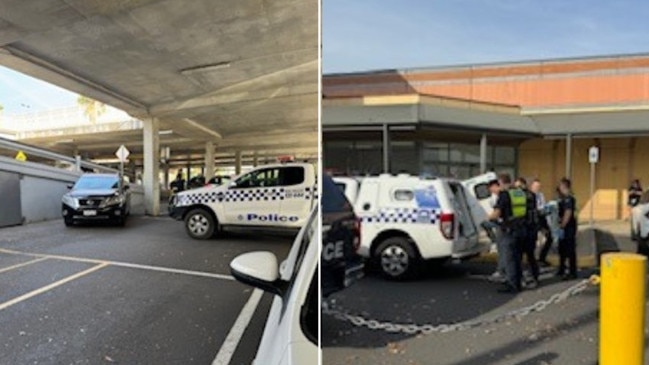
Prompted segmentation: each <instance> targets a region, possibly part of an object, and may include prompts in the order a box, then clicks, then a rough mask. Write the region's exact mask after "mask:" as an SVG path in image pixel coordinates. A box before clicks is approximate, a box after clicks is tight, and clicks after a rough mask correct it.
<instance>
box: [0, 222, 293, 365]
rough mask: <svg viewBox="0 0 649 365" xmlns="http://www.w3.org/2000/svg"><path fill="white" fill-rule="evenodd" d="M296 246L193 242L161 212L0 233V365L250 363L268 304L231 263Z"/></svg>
mask: <svg viewBox="0 0 649 365" xmlns="http://www.w3.org/2000/svg"><path fill="white" fill-rule="evenodd" d="M291 243H292V236H291V235H290V234H276V235H270V236H269V235H259V234H253V233H248V234H246V233H231V234H228V235H227V236H226V237H224V238H220V239H213V240H207V241H196V240H192V239H190V238H189V237H187V235H186V234H185V232H184V228H183V224H182V223H181V222H177V221H174V220H171V219H170V218H166V217H159V218H149V217H131V219H129V221H128V223H127V225H126V227H124V228H121V227H111V226H107V225H98V226H79V227H72V228H66V227H64V225H63V222H62V221H50V222H43V223H36V224H30V225H27V226H21V227H11V228H4V229H1V230H0V348H1V349H2V350H1V352H0V353H1V354H2V356H0V364H3V365H4V364H102V363H105V364H110V363H115V364H211V363H213V362H214V361H215V360H217V361H216V363H218V364H249V363H250V362H251V361H252V359H253V357H254V354H255V353H256V349H257V345H258V343H259V339H260V337H261V333H262V331H263V326H264V325H265V321H266V316H267V313H268V310H269V308H270V303H271V299H272V298H271V297H270V296H269V295H268V294H264V295H263V296H262V297H261V300H260V301H259V304H258V305H256V302H255V301H254V299H251V298H253V297H252V296H251V293H252V292H253V291H252V289H251V288H250V287H247V286H245V285H243V284H240V283H238V282H236V281H235V280H233V278H232V277H231V276H230V272H229V263H230V261H231V260H232V259H233V258H234V257H236V256H237V255H238V254H240V253H244V252H248V251H257V250H267V251H272V252H274V253H275V254H276V255H277V256H278V259H279V260H282V259H283V258H284V257H285V256H286V254H287V253H288V251H289V249H290V246H291ZM249 302H250V305H248V306H247V308H248V309H252V310H243V308H244V306H246V303H249ZM235 321H238V324H237V326H235V325H234V324H235ZM242 325H243V326H242ZM226 338H227V339H228V341H226Z"/></svg>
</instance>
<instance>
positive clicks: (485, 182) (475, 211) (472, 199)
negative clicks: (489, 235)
mask: <svg viewBox="0 0 649 365" xmlns="http://www.w3.org/2000/svg"><path fill="white" fill-rule="evenodd" d="M497 178H498V177H497V176H496V174H495V173H493V172H488V173H486V174H483V175H479V176H476V177H473V178H471V179H469V180H464V181H462V185H463V186H464V188H465V189H466V192H467V194H466V201H467V205H468V207H469V210H470V211H471V215H472V216H473V221H474V222H476V224H480V223H481V222H484V221H485V220H487V217H488V216H489V214H490V213H491V211H492V210H493V207H492V206H491V192H489V182H490V181H493V180H496V179H497Z"/></svg>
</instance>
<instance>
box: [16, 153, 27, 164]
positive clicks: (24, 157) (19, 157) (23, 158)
mask: <svg viewBox="0 0 649 365" xmlns="http://www.w3.org/2000/svg"><path fill="white" fill-rule="evenodd" d="M16 160H18V161H21V162H25V161H27V155H26V154H25V152H23V151H18V153H16Z"/></svg>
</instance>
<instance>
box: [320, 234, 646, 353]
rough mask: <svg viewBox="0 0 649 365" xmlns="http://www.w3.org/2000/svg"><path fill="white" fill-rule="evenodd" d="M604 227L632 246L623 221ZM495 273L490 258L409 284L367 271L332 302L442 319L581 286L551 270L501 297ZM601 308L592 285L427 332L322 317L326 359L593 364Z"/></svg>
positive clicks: (404, 319) (420, 319)
mask: <svg viewBox="0 0 649 365" xmlns="http://www.w3.org/2000/svg"><path fill="white" fill-rule="evenodd" d="M601 228H603V229H605V230H607V231H609V232H611V233H612V234H613V236H614V237H615V238H616V239H617V241H618V243H619V247H620V249H622V250H623V251H630V250H633V247H634V245H633V244H632V242H631V241H630V239H629V237H628V235H629V234H628V231H629V230H628V222H616V223H606V224H603V225H601ZM587 246H588V245H586V244H583V243H582V246H581V247H580V250H579V252H580V255H581V256H582V257H585V256H588V255H589V254H590V253H591V249H590V248H589V247H587ZM585 261H588V260H585ZM493 270H494V264H493V263H490V262H485V261H482V262H481V261H480V260H478V261H469V262H465V263H461V264H451V265H447V266H445V267H444V268H442V269H430V270H427V271H426V272H425V274H424V276H423V277H422V278H421V279H419V280H413V281H408V282H393V281H386V280H383V279H382V278H380V277H379V276H378V275H377V274H369V275H368V276H367V277H365V278H364V279H362V280H361V281H359V282H358V283H356V284H354V286H352V287H350V288H348V289H347V290H344V291H342V292H339V293H336V294H334V295H333V296H332V298H331V299H333V300H334V301H335V303H336V306H338V307H339V308H340V309H345V310H347V311H349V312H350V313H352V314H357V315H362V316H363V317H365V318H368V319H376V320H379V321H381V322H383V321H390V322H398V323H407V324H410V323H416V324H428V323H431V324H440V323H454V322H458V321H463V320H472V319H478V320H479V319H486V318H490V317H493V316H496V315H498V314H502V313H507V312H509V311H512V310H516V309H519V308H522V307H525V306H528V305H531V304H534V303H536V302H537V301H539V300H541V299H548V298H550V297H551V296H552V295H553V294H555V293H559V292H561V291H562V290H564V289H566V288H568V287H570V286H572V285H574V284H576V283H578V281H568V282H562V281H559V280H558V279H556V278H554V277H553V270H554V269H545V270H544V271H543V274H542V286H541V287H540V288H538V289H536V290H529V291H524V292H522V293H521V294H518V295H511V294H499V293H497V292H496V289H497V286H496V284H493V283H491V282H488V281H487V280H486V279H485V278H486V276H487V275H488V274H490V273H491V272H493ZM593 271H594V269H593V268H590V269H584V270H582V273H581V275H582V277H584V278H587V277H588V276H589V275H590V274H591V273H592V272H593ZM598 307H599V289H598V288H597V287H593V286H590V287H588V288H587V289H586V290H585V291H584V292H582V293H581V294H578V295H577V296H574V297H571V298H569V299H568V300H566V301H564V302H561V303H559V304H554V305H549V306H548V307H547V308H545V309H544V310H543V311H541V312H536V313H532V314H529V315H527V316H525V317H522V318H518V319H509V320H506V321H504V322H501V323H497V324H490V325H485V326H482V327H477V328H473V329H470V330H465V331H460V332H449V333H436V334H430V335H405V334H391V333H387V332H382V331H380V330H370V329H367V328H365V327H360V328H359V327H355V326H353V325H351V324H349V323H347V322H341V321H340V320H338V319H335V318H333V317H331V316H328V315H323V316H322V340H323V364H325V365H333V364H367V365H369V364H408V365H415V364H422V365H423V364H436V365H487V364H498V365H549V364H553V365H556V364H566V365H576V364H586V365H596V364H597V356H598V315H599V312H598Z"/></svg>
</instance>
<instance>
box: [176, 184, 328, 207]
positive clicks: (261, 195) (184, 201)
mask: <svg viewBox="0 0 649 365" xmlns="http://www.w3.org/2000/svg"><path fill="white" fill-rule="evenodd" d="M291 191H292V193H293V194H294V193H295V191H294V190H291ZM293 194H291V196H287V193H286V189H285V188H260V189H230V190H226V191H209V192H202V193H193V194H192V193H189V194H182V195H179V197H178V205H193V204H208V203H216V202H245V201H275V200H284V199H290V198H293V197H299V198H301V199H307V200H311V199H317V198H318V192H317V189H316V188H315V187H307V188H305V189H304V192H303V193H302V194H299V195H293Z"/></svg>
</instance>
